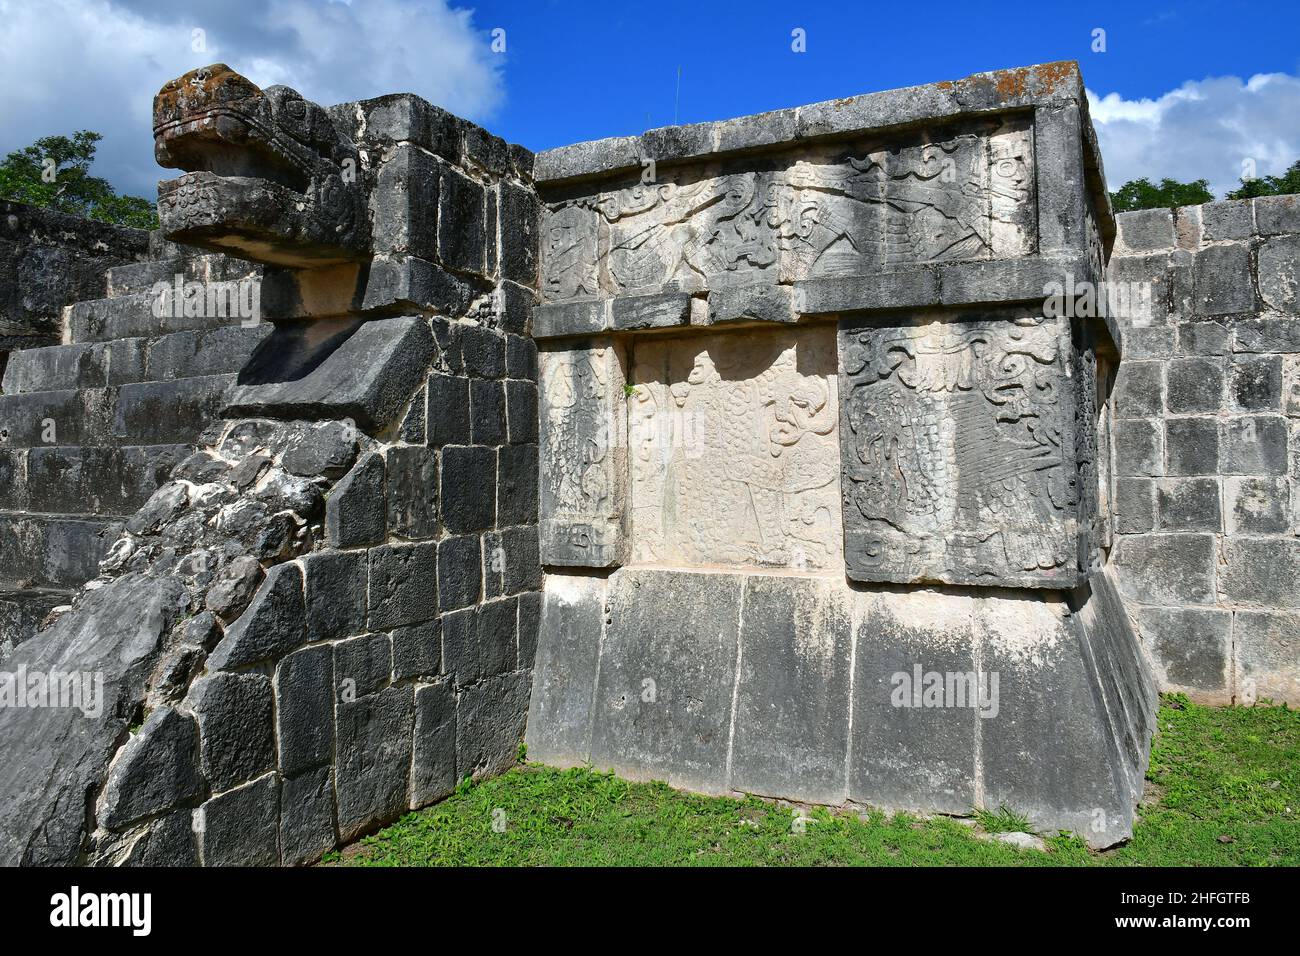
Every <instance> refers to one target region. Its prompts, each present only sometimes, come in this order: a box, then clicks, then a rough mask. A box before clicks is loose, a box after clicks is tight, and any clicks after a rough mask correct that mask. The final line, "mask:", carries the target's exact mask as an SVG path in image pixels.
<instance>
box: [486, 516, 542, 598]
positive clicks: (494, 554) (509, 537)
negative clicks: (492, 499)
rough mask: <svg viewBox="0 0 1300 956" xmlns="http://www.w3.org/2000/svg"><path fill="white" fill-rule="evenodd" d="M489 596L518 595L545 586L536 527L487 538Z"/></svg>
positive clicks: (498, 533)
mask: <svg viewBox="0 0 1300 956" xmlns="http://www.w3.org/2000/svg"><path fill="white" fill-rule="evenodd" d="M483 581H484V587H485V596H486V597H489V598H493V597H497V596H499V595H502V594H518V593H519V592H520V591H535V590H537V589H538V588H540V587H541V586H542V565H541V554H540V550H539V548H538V541H537V526H536V525H521V526H519V527H515V528H509V529H507V530H505V531H498V532H492V533H489V534H487V535H484V537H483Z"/></svg>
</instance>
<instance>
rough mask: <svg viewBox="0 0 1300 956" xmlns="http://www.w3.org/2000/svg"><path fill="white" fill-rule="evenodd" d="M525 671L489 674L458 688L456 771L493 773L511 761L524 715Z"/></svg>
mask: <svg viewBox="0 0 1300 956" xmlns="http://www.w3.org/2000/svg"><path fill="white" fill-rule="evenodd" d="M528 690H529V681H528V675H527V674H502V675H500V676H498V677H489V678H487V679H486V680H483V681H480V682H479V683H477V684H474V685H473V686H471V687H467V688H465V689H464V690H462V691H461V694H460V701H459V703H458V705H457V707H456V772H457V774H459V775H460V776H462V777H464V776H465V775H466V774H470V775H472V776H474V777H483V776H493V775H495V774H498V773H502V772H503V771H505V770H506V769H507V768H509V767H510V765H511V764H513V763H514V762H515V760H516V758H517V756H518V753H519V743H520V741H521V740H522V739H523V736H524V722H525V720H526V719H527V716H528Z"/></svg>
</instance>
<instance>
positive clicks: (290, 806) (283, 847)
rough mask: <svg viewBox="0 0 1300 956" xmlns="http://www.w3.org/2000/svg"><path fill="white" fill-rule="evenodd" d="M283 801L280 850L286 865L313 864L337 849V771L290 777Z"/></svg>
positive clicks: (282, 791)
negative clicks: (335, 786)
mask: <svg viewBox="0 0 1300 956" xmlns="http://www.w3.org/2000/svg"><path fill="white" fill-rule="evenodd" d="M280 804H281V812H280V852H281V854H282V862H283V864H284V865H285V866H301V865H302V864H304V863H311V862H313V861H314V860H318V859H320V857H321V855H322V854H324V853H325V852H326V851H328V850H331V849H333V848H334V845H335V842H336V837H335V833H334V774H333V771H332V770H331V769H330V768H329V767H318V768H316V769H315V770H309V771H307V772H306V773H304V774H301V775H300V776H297V777H290V778H289V779H286V780H285V781H284V783H283V785H282V786H281V789H280Z"/></svg>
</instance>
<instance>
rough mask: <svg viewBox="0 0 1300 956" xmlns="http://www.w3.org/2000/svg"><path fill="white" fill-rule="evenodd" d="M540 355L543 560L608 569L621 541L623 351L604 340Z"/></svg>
mask: <svg viewBox="0 0 1300 956" xmlns="http://www.w3.org/2000/svg"><path fill="white" fill-rule="evenodd" d="M539 358H540V373H541V379H540V381H541V415H540V418H541V423H540V424H541V428H540V436H539V438H540V442H539V445H540V465H541V468H540V475H541V519H542V550H543V560H545V561H548V562H550V563H556V564H577V565H590V566H592V567H605V566H607V565H608V564H610V563H612V562H613V561H615V560H616V559H617V556H618V551H619V548H620V543H621V542H620V522H621V512H622V497H623V496H622V494H621V489H620V483H621V482H622V480H623V467H624V463H625V461H626V456H623V455H620V453H619V450H620V440H619V434H620V429H619V427H618V416H619V414H620V413H621V409H620V405H619V402H620V399H619V398H618V397H617V396H618V394H619V392H620V391H621V390H622V387H623V381H622V374H621V371H620V365H619V361H618V356H617V354H616V353H615V350H614V348H613V346H603V347H598V348H593V349H590V350H583V349H578V350H566V351H555V352H543V353H541V355H540V357H539Z"/></svg>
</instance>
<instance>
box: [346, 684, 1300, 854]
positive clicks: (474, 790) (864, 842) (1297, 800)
mask: <svg viewBox="0 0 1300 956" xmlns="http://www.w3.org/2000/svg"><path fill="white" fill-rule="evenodd" d="M804 812H806V813H807V814H808V816H807V819H806V820H805V821H804V822H803V823H796V821H795V818H794V815H793V814H794V811H793V809H792V808H791V807H790V806H789V805H786V804H781V803H775V802H772V801H764V800H759V799H757V798H753V797H751V798H748V799H744V800H734V799H728V798H720V797H702V796H697V795H694V794H689V793H680V792H678V791H675V790H672V789H671V788H669V787H667V786H665V785H664V784H658V783H650V784H641V783H628V782H627V781H624V780H620V779H619V778H617V777H615V776H613V775H610V774H601V773H596V772H593V771H591V770H586V769H574V770H566V771H559V770H552V769H550V768H546V767H541V766H537V765H535V764H524V765H521V766H518V767H515V768H514V769H513V770H511V771H510V772H508V773H506V774H504V775H502V776H500V777H496V778H494V779H491V780H487V781H484V782H482V783H479V784H474V785H470V784H469V783H468V782H466V783H464V784H462V786H461V787H460V789H459V790H458V791H457V792H456V793H455V794H454V795H453V796H451V797H450V798H448V799H447V800H445V801H443V802H442V803H440V804H437V805H435V806H433V807H429V808H428V809H425V810H421V811H419V812H416V813H411V814H408V815H407V816H406V817H404V818H403V819H402V820H400V821H399V822H398V823H396V824H394V825H393V826H390V827H388V828H387V829H385V830H383V831H381V832H379V833H377V834H375V835H373V836H370V837H366V838H365V839H363V840H361V841H360V842H359V843H357V844H354V845H353V846H351V847H347V848H345V849H344V850H343V851H342V852H341V853H334V854H331V855H330V856H329V857H327V859H326V862H327V863H341V864H345V865H352V866H393V865H396V866H520V865H523V866H531V865H549V866H565V865H580V866H680V865H706V866H707V865H728V866H772V865H794V866H803V865H868V866H886V865H888V866H920V865H958V866H1000V865H1012V866H1095V865H1101V866H1195V865H1220V866H1236V865H1250V866H1257V865H1290V866H1296V865H1300V714H1298V713H1297V712H1295V711H1291V710H1287V709H1285V708H1282V707H1264V706H1256V707H1250V708H1243V707H1233V708H1223V709H1220V708H1211V707H1199V706H1197V705H1195V704H1191V703H1188V702H1187V700H1186V699H1185V698H1182V697H1179V696H1170V697H1166V698H1164V699H1163V701H1162V706H1161V708H1160V730H1159V734H1158V736H1157V738H1156V742H1155V747H1154V749H1153V751H1152V755H1151V768H1150V770H1149V772H1148V774H1147V793H1146V797H1145V799H1144V801H1143V806H1142V808H1141V816H1140V820H1139V822H1138V824H1137V826H1136V827H1135V829H1134V835H1133V839H1132V840H1131V841H1130V842H1129V843H1127V844H1125V845H1124V846H1121V847H1117V848H1115V849H1112V850H1109V851H1106V852H1104V853H1096V852H1093V851H1090V850H1088V849H1087V847H1086V846H1084V844H1083V842H1082V841H1081V840H1079V839H1078V838H1076V837H1074V836H1072V835H1069V834H1062V835H1057V836H1053V837H1050V838H1048V839H1047V841H1046V852H1043V851H1040V850H1035V849H1023V850H1022V849H1018V848H1015V847H1012V846H1008V845H1006V844H1002V843H994V842H989V841H988V840H987V839H980V838H979V836H980V833H981V832H983V831H984V830H985V828H988V829H990V830H1015V829H1018V828H1020V825H1021V824H1022V823H1023V820H1022V819H1020V818H1018V817H1017V814H1016V813H1015V808H1014V807H1011V808H1007V809H1005V810H1004V811H1003V812H1001V813H982V814H980V815H979V825H978V826H977V827H971V826H967V825H963V824H962V823H959V822H957V821H955V820H953V819H950V818H947V817H933V818H928V819H921V818H918V817H915V816H910V815H908V814H897V815H893V816H886V815H885V814H883V813H879V812H872V813H870V814H863V815H861V816H860V815H859V814H858V813H857V812H837V811H829V810H825V809H821V808H813V809H808V810H806V811H804ZM494 821H495V828H494ZM970 822H971V821H967V823H970ZM502 826H504V829H502Z"/></svg>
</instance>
